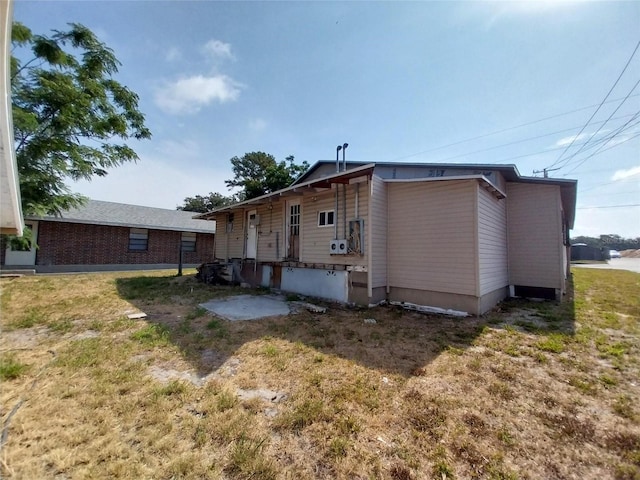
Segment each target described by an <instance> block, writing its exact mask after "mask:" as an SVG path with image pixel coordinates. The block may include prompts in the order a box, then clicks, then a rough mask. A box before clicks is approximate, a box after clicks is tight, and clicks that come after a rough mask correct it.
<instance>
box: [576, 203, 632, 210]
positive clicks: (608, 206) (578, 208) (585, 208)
mask: <svg viewBox="0 0 640 480" xmlns="http://www.w3.org/2000/svg"><path fill="white" fill-rule="evenodd" d="M623 207H640V203H630V204H628V205H595V206H592V207H577V208H576V210H587V209H589V208H623Z"/></svg>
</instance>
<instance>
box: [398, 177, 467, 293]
mask: <svg viewBox="0 0 640 480" xmlns="http://www.w3.org/2000/svg"><path fill="white" fill-rule="evenodd" d="M387 189H388V201H389V234H388V242H389V250H388V252H389V254H388V255H389V256H388V269H389V283H390V285H391V286H394V287H402V288H411V289H419V290H431V291H437V292H451V293H458V294H463V295H476V290H477V289H476V284H477V281H476V278H477V277H476V270H477V266H476V265H477V264H476V256H475V253H476V238H477V236H476V222H475V218H476V208H475V205H476V198H477V197H476V195H477V193H476V189H477V182H476V180H473V181H443V182H415V183H387Z"/></svg>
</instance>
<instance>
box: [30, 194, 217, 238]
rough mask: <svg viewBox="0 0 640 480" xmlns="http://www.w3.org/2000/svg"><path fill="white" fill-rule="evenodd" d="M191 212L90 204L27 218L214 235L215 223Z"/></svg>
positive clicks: (91, 202) (90, 202) (116, 204)
mask: <svg viewBox="0 0 640 480" xmlns="http://www.w3.org/2000/svg"><path fill="white" fill-rule="evenodd" d="M194 215H195V213H194V212H185V211H182V210H168V209H165V208H154V207H142V206H139V205H128V204H124V203H114V202H103V201H100V200H89V201H88V202H87V203H86V204H85V205H84V206H82V207H79V208H74V209H71V210H67V211H64V212H62V215H60V216H59V217H54V216H46V217H33V216H30V217H28V218H29V219H31V220H46V221H49V222H66V223H85V224H91V225H110V226H118V227H132V228H148V229H153V230H173V231H178V232H198V233H215V231H216V225H215V223H214V222H209V221H206V220H197V219H194V218H193V217H194Z"/></svg>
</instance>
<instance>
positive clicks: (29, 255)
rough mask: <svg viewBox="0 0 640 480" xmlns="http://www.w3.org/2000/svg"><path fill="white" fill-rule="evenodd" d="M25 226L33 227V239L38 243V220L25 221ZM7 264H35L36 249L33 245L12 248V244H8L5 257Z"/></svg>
mask: <svg viewBox="0 0 640 480" xmlns="http://www.w3.org/2000/svg"><path fill="white" fill-rule="evenodd" d="M24 224H25V226H26V227H27V228H29V229H31V232H32V237H31V238H32V239H33V241H34V242H35V243H36V245H37V244H38V222H25V223H24ZM4 264H5V265H35V264H36V249H35V248H34V247H31V248H30V249H28V250H27V249H25V250H12V249H11V246H7V250H6V252H5V257H4Z"/></svg>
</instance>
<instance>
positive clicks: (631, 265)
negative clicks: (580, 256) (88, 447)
mask: <svg viewBox="0 0 640 480" xmlns="http://www.w3.org/2000/svg"><path fill="white" fill-rule="evenodd" d="M574 267H579V268H605V269H607V268H608V269H613V270H629V271H631V272H637V273H640V258H612V259H611V260H609V263H608V264H605V263H591V264H573V265H571V268H574Z"/></svg>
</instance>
